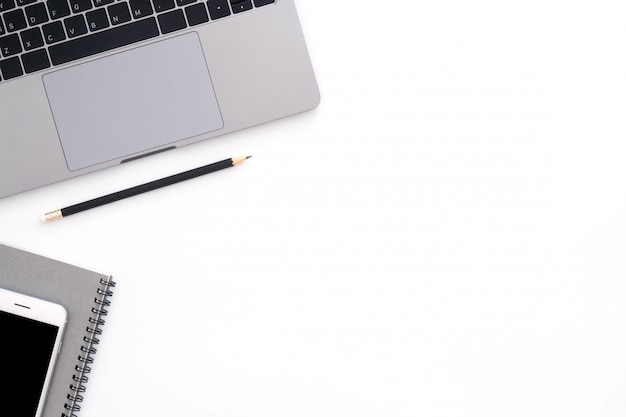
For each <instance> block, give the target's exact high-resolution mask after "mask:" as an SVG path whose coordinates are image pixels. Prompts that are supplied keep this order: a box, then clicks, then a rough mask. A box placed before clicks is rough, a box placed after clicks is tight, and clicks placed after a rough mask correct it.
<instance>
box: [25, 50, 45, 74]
mask: <svg viewBox="0 0 626 417" xmlns="http://www.w3.org/2000/svg"><path fill="white" fill-rule="evenodd" d="M22 64H24V71H25V72H26V74H30V73H31V72H35V71H40V70H42V69H46V68H48V67H50V60H49V59H48V53H47V52H46V50H45V49H38V50H36V51H32V52H27V53H25V54H24V55H22Z"/></svg>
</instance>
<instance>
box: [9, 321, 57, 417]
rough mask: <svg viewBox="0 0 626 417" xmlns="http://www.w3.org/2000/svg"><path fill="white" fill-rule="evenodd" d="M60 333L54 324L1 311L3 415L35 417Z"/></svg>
mask: <svg viewBox="0 0 626 417" xmlns="http://www.w3.org/2000/svg"><path fill="white" fill-rule="evenodd" d="M58 331H59V328H58V327H57V326H54V325H52V324H47V323H42V322H40V321H36V320H32V319H29V318H25V317H20V316H17V315H15V314H11V313H7V312H5V311H0V369H2V372H1V373H0V375H2V376H1V379H2V387H3V388H2V390H1V391H0V397H1V398H2V401H1V404H0V407H1V408H2V415H7V416H24V417H32V416H34V415H35V413H36V412H37V404H38V403H39V398H40V397H41V394H42V390H43V385H44V381H45V378H46V371H47V369H48V365H49V363H50V359H51V358H52V354H53V350H54V341H55V339H56V336H57V333H58ZM5 413H6V414H5Z"/></svg>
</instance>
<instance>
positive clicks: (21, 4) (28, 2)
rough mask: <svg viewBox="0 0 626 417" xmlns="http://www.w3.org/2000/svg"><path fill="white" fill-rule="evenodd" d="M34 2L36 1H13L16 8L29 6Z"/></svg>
mask: <svg viewBox="0 0 626 417" xmlns="http://www.w3.org/2000/svg"><path fill="white" fill-rule="evenodd" d="M36 1H37V0H16V1H15V3H16V4H17V5H18V6H26V5H27V4H31V3H34V2H36Z"/></svg>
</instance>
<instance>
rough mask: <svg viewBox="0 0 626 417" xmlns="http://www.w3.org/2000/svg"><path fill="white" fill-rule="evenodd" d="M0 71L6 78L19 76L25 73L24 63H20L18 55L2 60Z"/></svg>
mask: <svg viewBox="0 0 626 417" xmlns="http://www.w3.org/2000/svg"><path fill="white" fill-rule="evenodd" d="M0 72H1V73H2V76H3V77H4V79H5V80H9V79H11V78H15V77H19V76H20V75H23V74H24V71H22V64H20V59H19V58H18V57H16V56H14V57H13V58H9V59H5V60H4V61H0Z"/></svg>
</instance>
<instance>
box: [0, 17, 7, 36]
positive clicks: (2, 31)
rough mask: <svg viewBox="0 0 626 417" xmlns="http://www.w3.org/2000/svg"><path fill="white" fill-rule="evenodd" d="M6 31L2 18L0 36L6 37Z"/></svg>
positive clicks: (0, 19)
mask: <svg viewBox="0 0 626 417" xmlns="http://www.w3.org/2000/svg"><path fill="white" fill-rule="evenodd" d="M5 33H7V32H6V30H4V25H3V24H2V18H0V36H2V35H4V34H5Z"/></svg>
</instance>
